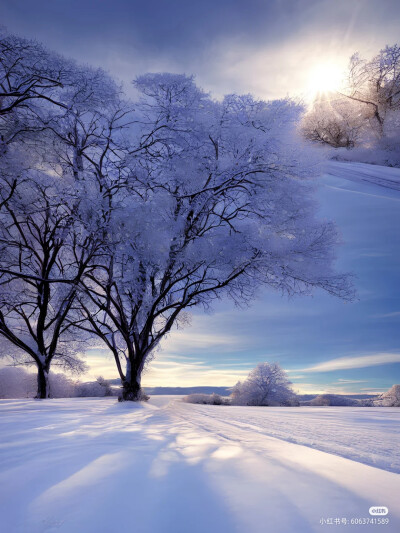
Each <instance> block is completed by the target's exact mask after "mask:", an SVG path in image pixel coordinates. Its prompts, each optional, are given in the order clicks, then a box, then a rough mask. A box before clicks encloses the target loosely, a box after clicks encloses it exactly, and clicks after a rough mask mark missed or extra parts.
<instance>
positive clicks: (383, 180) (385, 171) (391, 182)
mask: <svg viewBox="0 0 400 533" xmlns="http://www.w3.org/2000/svg"><path fill="white" fill-rule="evenodd" d="M327 174H329V175H331V176H334V177H336V178H344V179H347V180H350V181H354V182H358V183H359V182H366V183H372V184H374V185H379V186H380V187H385V188H386V189H393V190H395V191H400V168H392V167H383V166H381V165H368V164H366V163H343V162H339V161H330V162H329V165H328V169H327Z"/></svg>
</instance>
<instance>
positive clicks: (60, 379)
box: [0, 366, 113, 398]
mask: <svg viewBox="0 0 400 533" xmlns="http://www.w3.org/2000/svg"><path fill="white" fill-rule="evenodd" d="M49 382H50V393H51V397H52V398H75V397H88V396H96V397H102V396H112V395H113V390H112V388H111V387H110V384H109V383H108V381H106V380H105V379H104V378H102V377H99V378H97V381H93V382H88V383H81V382H79V381H73V380H72V379H70V378H68V377H67V376H66V375H65V374H57V373H54V372H51V373H50V374H49ZM36 389H37V383H36V375H35V374H33V373H32V372H27V371H26V370H24V369H23V368H18V367H13V366H9V367H4V368H1V369H0V398H33V397H34V396H35V395H36Z"/></svg>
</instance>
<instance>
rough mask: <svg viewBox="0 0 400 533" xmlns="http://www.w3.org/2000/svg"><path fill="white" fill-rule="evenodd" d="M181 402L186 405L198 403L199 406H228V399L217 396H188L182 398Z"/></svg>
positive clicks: (198, 394)
mask: <svg viewBox="0 0 400 533" xmlns="http://www.w3.org/2000/svg"><path fill="white" fill-rule="evenodd" d="M182 401H183V402H186V403H200V404H206V405H229V403H230V402H229V399H228V398H223V397H222V396H220V395H219V394H215V393H213V394H200V393H195V394H188V395H187V396H185V397H184V398H182Z"/></svg>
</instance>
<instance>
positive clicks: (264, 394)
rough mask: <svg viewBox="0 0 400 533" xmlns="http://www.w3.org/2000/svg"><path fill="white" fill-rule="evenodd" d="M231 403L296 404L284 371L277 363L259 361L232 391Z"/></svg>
mask: <svg viewBox="0 0 400 533" xmlns="http://www.w3.org/2000/svg"><path fill="white" fill-rule="evenodd" d="M232 404H233V405H270V406H277V405H286V406H290V405H298V401H297V399H296V395H295V393H294V392H293V390H292V389H291V382H290V381H289V379H288V377H287V374H286V372H285V371H284V370H283V369H282V368H281V367H280V366H279V364H278V363H259V364H258V365H257V366H256V368H254V369H253V370H252V371H251V372H250V374H249V375H248V377H247V378H246V380H245V381H243V382H240V381H239V382H238V383H237V384H236V385H235V386H234V388H233V391H232Z"/></svg>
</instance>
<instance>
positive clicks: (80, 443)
mask: <svg viewBox="0 0 400 533" xmlns="http://www.w3.org/2000/svg"><path fill="white" fill-rule="evenodd" d="M399 419H400V410H398V411H396V410H394V409H383V408H382V409H374V408H359V409H353V408H339V407H330V408H310V407H303V408H275V409H271V408H248V407H222V406H198V405H192V404H185V403H183V402H181V401H180V399H179V398H173V397H172V398H171V397H154V398H153V399H152V400H150V402H149V403H148V404H145V405H132V404H118V403H117V402H116V400H115V399H114V398H112V399H102V398H96V399H79V398H74V399H65V400H50V401H35V400H1V401H0V434H1V436H2V439H1V463H0V487H1V497H0V516H1V531H4V532H7V533H14V532H15V533H17V532H18V533H22V532H23V533H39V532H43V533H44V532H46V533H50V532H65V533H70V532H74V533H81V532H82V533H113V532H118V531H132V532H137V533H147V532H151V533H204V532H206V533H214V532H215V533H227V532H238V533H241V532H243V533H245V532H246V533H247V532H251V533H265V532H271V533H279V532H288V533H292V532H293V533H297V532H299V533H304V532H307V533H308V532H314V531H315V532H320V531H321V532H323V531H330V530H333V531H338V532H339V531H370V530H374V531H375V530H379V531H385V532H393V533H394V532H398V531H400V506H399V504H398V495H399V494H400V476H399V475H398V474H396V473H394V472H389V471H387V470H383V469H382V468H392V469H394V470H395V469H397V468H398V462H396V460H395V457H394V455H395V454H396V449H395V448H396V447H397V450H398V449H399V442H398V440H399V432H400V429H399ZM389 433H390V436H389ZM273 434H275V435H276V436H279V437H280V438H275V437H273V436H271V435H273ZM287 440H292V441H296V442H303V443H306V444H309V445H310V444H311V441H312V440H313V441H314V448H320V449H323V450H329V451H331V452H333V453H326V452H325V451H320V449H313V448H312V447H310V446H302V445H299V444H294V443H293V442H287ZM396 442H397V444H396ZM374 443H375V444H374ZM393 452H394V453H393ZM390 454H393V457H392V463H391V464H390V459H389V455H390ZM340 455H342V456H343V457H341V456H340ZM347 457H351V458H353V459H354V458H357V461H354V460H350V459H348V458H347ZM358 461H363V462H370V463H371V462H375V464H376V465H377V466H379V467H380V468H375V467H372V466H369V465H368V464H363V463H362V462H358ZM376 505H384V506H386V507H388V508H389V515H388V517H389V519H390V523H389V524H387V525H361V526H359V525H351V524H350V521H351V519H360V518H361V519H362V518H372V517H370V515H369V513H368V510H369V508H370V507H371V506H376ZM322 519H325V520H327V519H333V520H335V519H339V520H340V522H341V523H340V524H339V525H327V524H325V525H323V524H321V523H320V521H321V520H322ZM344 519H347V520H348V521H349V524H348V525H344V524H343V523H342V520H344ZM333 524H334V522H333Z"/></svg>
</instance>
